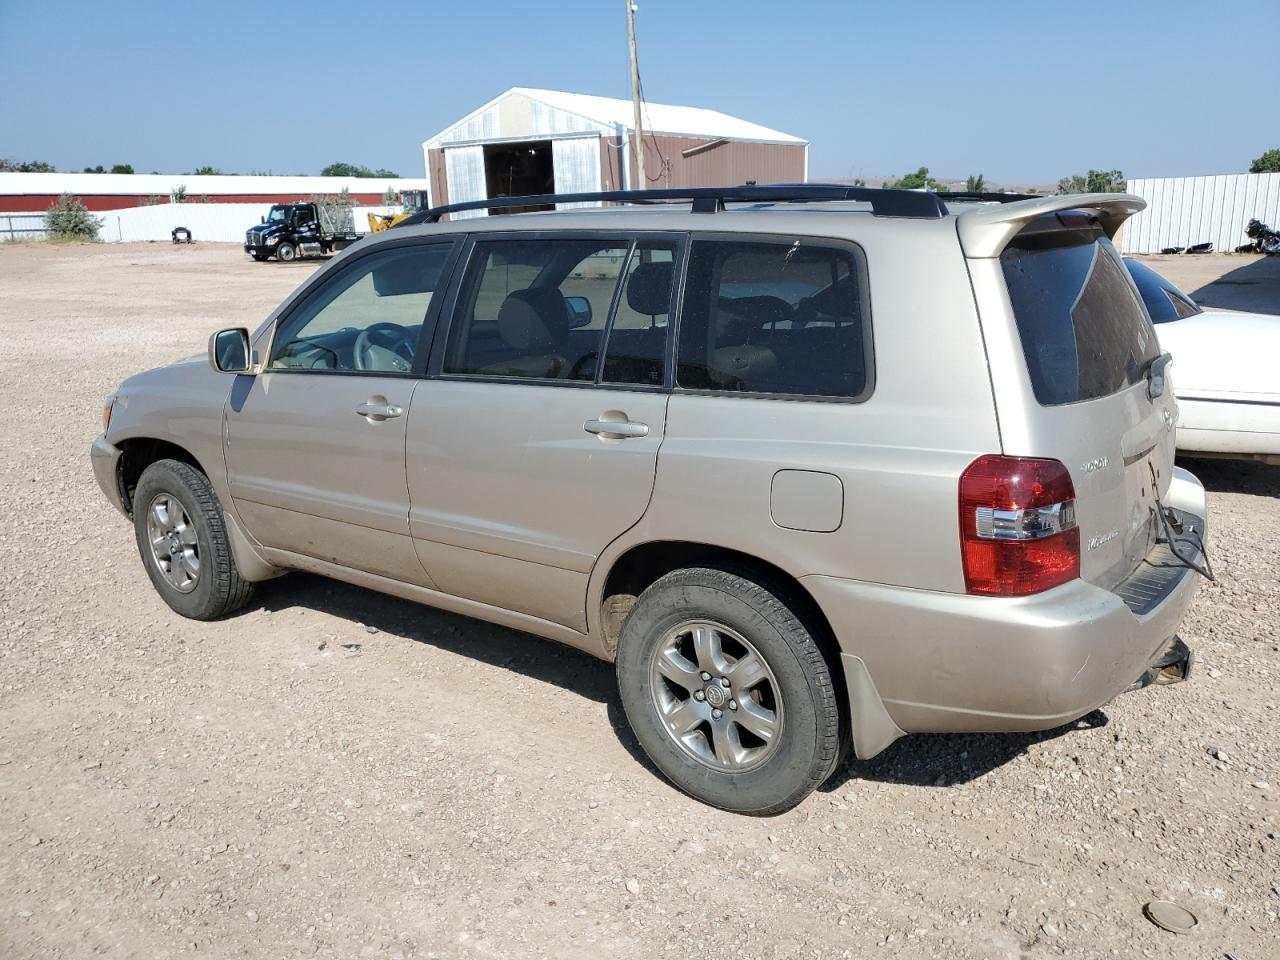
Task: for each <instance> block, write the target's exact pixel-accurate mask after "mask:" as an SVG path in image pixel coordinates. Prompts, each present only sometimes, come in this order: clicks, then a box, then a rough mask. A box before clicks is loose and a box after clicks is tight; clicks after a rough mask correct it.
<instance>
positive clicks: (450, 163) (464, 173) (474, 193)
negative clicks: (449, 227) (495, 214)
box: [444, 143, 489, 220]
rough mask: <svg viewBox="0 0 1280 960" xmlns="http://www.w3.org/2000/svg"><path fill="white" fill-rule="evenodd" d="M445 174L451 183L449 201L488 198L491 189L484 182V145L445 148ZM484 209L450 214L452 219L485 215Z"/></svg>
mask: <svg viewBox="0 0 1280 960" xmlns="http://www.w3.org/2000/svg"><path fill="white" fill-rule="evenodd" d="M444 175H445V178H446V179H447V180H448V183H449V202H450V203H466V202H467V201H468V200H486V199H488V197H489V191H488V189H487V188H486V187H485V182H484V147H482V146H481V145H480V144H478V143H477V144H473V145H471V146H466V147H445V148H444ZM483 216H485V211H483V210H464V211H462V212H461V213H451V214H449V217H450V219H456V220H463V219H465V218H467V217H483Z"/></svg>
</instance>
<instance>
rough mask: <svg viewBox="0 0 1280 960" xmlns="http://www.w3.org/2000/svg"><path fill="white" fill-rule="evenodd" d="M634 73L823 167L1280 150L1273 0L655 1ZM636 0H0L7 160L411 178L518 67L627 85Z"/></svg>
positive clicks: (1070, 164) (584, 83) (1039, 163)
mask: <svg viewBox="0 0 1280 960" xmlns="http://www.w3.org/2000/svg"><path fill="white" fill-rule="evenodd" d="M637 31H638V34H639V44H640V64H641V72H642V74H643V77H644V86H645V93H646V95H647V97H648V98H649V99H650V100H652V101H654V102H666V103H680V104H690V105H696V106H703V107H711V108H714V109H718V110H723V111H725V112H726V113H731V114H736V115H739V116H742V117H745V118H747V119H749V120H753V121H755V122H757V123H762V124H765V125H767V126H772V127H776V128H778V129H781V130H784V131H786V132H788V133H792V134H796V135H798V136H802V137H805V138H807V139H809V140H810V141H812V146H811V148H810V163H809V169H810V174H811V176H812V177H814V178H820V177H823V176H828V177H848V176H859V175H862V176H875V175H882V174H889V173H903V172H906V171H908V170H913V169H915V168H916V167H919V166H921V165H927V166H929V167H930V169H931V171H932V172H933V173H934V174H936V175H939V176H945V177H963V176H965V175H967V174H970V173H977V172H982V173H985V174H986V176H987V179H988V180H989V181H998V182H1001V183H1005V184H1011V185H1030V184H1041V183H1052V182H1054V181H1056V180H1057V178H1058V177H1060V176H1063V175H1066V174H1070V173H1076V172H1083V171H1084V170H1086V169H1087V168H1089V167H1095V168H1106V169H1110V168H1120V169H1122V170H1123V171H1124V172H1125V173H1126V174H1128V175H1129V176H1161V175H1170V176H1172V175H1189V174H1209V173H1233V172H1243V171H1245V170H1247V169H1248V164H1249V162H1250V161H1251V160H1252V159H1253V158H1254V157H1256V156H1258V155H1259V154H1261V153H1262V152H1263V151H1265V150H1267V149H1270V148H1272V147H1280V123H1277V120H1278V119H1280V105H1278V104H1280V101H1278V99H1277V90H1276V82H1275V79H1274V77H1273V74H1274V64H1275V62H1276V59H1275V58H1276V52H1275V40H1276V38H1277V37H1278V36H1280V2H1276V0H1253V2H1248V3H1235V2H1225V0H1224V2H1217V3H1204V2H1194V0H1164V2H1125V3H1116V2H1114V0H1112V2H1094V0H1078V2H1072V3H1069V4H1063V3H1048V2H1042V3H1037V2H1034V0H1032V2H1027V0H1023V2H1007V3H1006V2H991V3H983V2H976V0H975V2H973V3H968V4H965V3H957V2H952V3H941V2H937V3H935V2H928V0H921V2H915V3H910V4H903V3H894V2H892V0H888V2H886V0H879V2H876V3H865V2H846V3H834V2H817V0H789V2H785V3H763V2H754V0H736V2H723V0H640V2H639V12H638V14H637ZM628 83H629V81H628V73H627V62H626V25H625V6H624V2H623V0H558V2H546V0H543V2H540V3H535V2H532V0H526V2H507V0H473V2H457V0H452V2H449V3H442V2H434V0H432V2H428V0H420V2H416V3H415V2H391V0H388V2H377V0H370V2H347V3H338V2H329V0H312V2H294V0H275V2H266V0H257V2H252V3H247V2H239V0H214V2H206V3H199V4H195V3H189V2H183V0H178V2H171V3H144V2H132V0H116V2H111V3H103V2H88V0H86V2H75V3H73V2H64V0H0V91H2V92H0V156H9V157H14V158H18V159H40V160H47V161H49V162H51V163H53V164H54V165H55V166H57V167H58V168H59V169H75V170H78V169H81V168H83V167H85V166H92V165H96V164H99V163H101V164H103V165H106V166H108V167H109V166H110V165H111V164H113V163H132V164H133V166H134V167H135V168H136V169H137V170H138V171H139V172H147V171H151V170H157V171H160V172H164V173H168V172H184V171H189V170H192V169H194V168H195V167H197V166H201V165H204V164H210V165H213V166H216V167H220V168H222V169H224V170H227V171H229V172H249V171H256V170H268V169H270V170H271V171H273V172H276V173H316V172H319V170H320V168H321V167H322V166H324V165H325V164H327V163H329V162H331V161H334V160H348V161H350V162H353V163H363V164H365V165H367V166H370V167H389V168H391V169H393V170H396V171H398V172H399V173H401V174H402V175H406V176H422V173H423V169H422V168H423V163H422V152H421V147H420V144H421V142H422V141H423V140H424V139H426V138H427V137H428V136H430V135H431V134H433V133H435V132H436V131H437V130H439V129H441V128H442V127H444V126H447V125H448V124H449V123H450V122H452V121H453V120H455V119H457V118H458V117H461V116H462V115H464V114H465V113H467V112H469V111H470V110H472V109H474V108H475V107H477V106H479V105H480V104H482V103H483V102H485V101H486V100H488V99H490V98H492V97H493V96H495V95H496V94H498V93H500V92H501V91H502V90H505V89H506V88H508V87H511V86H532V87H552V88H557V89H562V90H571V91H574V92H579V93H593V94H600V95H605V96H619V97H626V96H629V85H628Z"/></svg>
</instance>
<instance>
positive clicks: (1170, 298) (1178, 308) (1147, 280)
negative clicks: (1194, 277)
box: [1124, 257, 1204, 323]
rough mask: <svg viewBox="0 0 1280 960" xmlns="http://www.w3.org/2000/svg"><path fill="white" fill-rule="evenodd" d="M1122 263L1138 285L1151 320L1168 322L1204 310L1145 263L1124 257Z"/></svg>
mask: <svg viewBox="0 0 1280 960" xmlns="http://www.w3.org/2000/svg"><path fill="white" fill-rule="evenodd" d="M1124 265H1125V266H1126V267H1128V268H1129V275H1130V276H1131V277H1133V282H1134V283H1135V284H1137V285H1138V293H1140V294H1142V302H1143V303H1144V304H1146V306H1147V313H1149V314H1151V319H1152V321H1153V322H1155V323H1169V322H1171V321H1173V320H1181V319H1182V318H1183V317H1192V316H1195V315H1196V314H1197V313H1203V312H1204V311H1203V310H1201V308H1200V305H1199V304H1197V303H1196V302H1195V301H1194V300H1192V299H1191V298H1190V297H1188V296H1187V295H1186V294H1185V293H1183V292H1182V291H1181V290H1179V289H1178V288H1177V287H1175V286H1174V285H1173V284H1172V283H1170V282H1169V281H1168V280H1166V279H1165V278H1164V277H1162V276H1160V274H1158V273H1156V272H1155V271H1154V270H1152V269H1151V268H1150V267H1148V266H1147V265H1146V264H1145V263H1139V262H1138V261H1137V260H1130V259H1129V258H1128V257H1126V258H1125V261H1124Z"/></svg>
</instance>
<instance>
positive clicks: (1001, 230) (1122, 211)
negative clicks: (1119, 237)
mask: <svg viewBox="0 0 1280 960" xmlns="http://www.w3.org/2000/svg"><path fill="white" fill-rule="evenodd" d="M1146 206H1147V201H1145V200H1143V199H1142V198H1141V197H1135V196H1133V195H1132V194H1127V193H1076V194H1066V195H1063V196H1056V197H1037V198H1035V199H1034V200H1018V201H1017V202H1015V203H1003V204H999V205H994V204H993V205H990V206H982V207H975V208H974V209H972V210H966V211H964V213H962V214H960V216H959V217H957V218H956V230H957V232H958V233H959V234H960V247H961V249H963V250H964V255H965V256H966V257H998V256H1000V254H1001V253H1002V252H1003V251H1004V248H1005V247H1006V246H1008V244H1009V241H1010V240H1012V239H1013V238H1014V236H1015V235H1016V234H1017V233H1018V231H1020V230H1021V229H1022V228H1023V227H1025V226H1026V225H1027V224H1029V223H1031V222H1032V221H1033V220H1038V219H1039V218H1040V217H1043V216H1046V215H1048V214H1053V213H1063V212H1065V211H1068V210H1079V211H1081V212H1083V213H1087V214H1090V215H1091V216H1093V217H1096V218H1097V222H1098V225H1099V226H1100V227H1102V230H1103V232H1104V233H1106V235H1107V236H1108V237H1114V236H1115V235H1116V231H1117V230H1119V229H1120V225H1121V224H1122V223H1124V222H1125V221H1126V220H1128V219H1129V218H1130V217H1131V216H1133V215H1134V214H1135V213H1137V212H1138V211H1139V210H1143V209H1145V208H1146Z"/></svg>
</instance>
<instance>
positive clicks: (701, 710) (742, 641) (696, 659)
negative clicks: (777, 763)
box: [650, 620, 783, 773]
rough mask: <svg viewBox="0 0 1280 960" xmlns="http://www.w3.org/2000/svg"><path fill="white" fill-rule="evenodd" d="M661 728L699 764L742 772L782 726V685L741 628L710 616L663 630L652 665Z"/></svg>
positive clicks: (768, 751) (765, 751)
mask: <svg viewBox="0 0 1280 960" xmlns="http://www.w3.org/2000/svg"><path fill="white" fill-rule="evenodd" d="M650 686H651V688H652V692H653V705H654V707H655V708H656V709H657V711H658V719H659V722H660V724H661V726H662V729H663V730H664V731H666V734H667V736H669V737H670V738H671V740H672V742H674V743H675V744H676V746H678V747H679V748H680V750H681V751H682V752H683V753H685V754H686V755H687V756H689V757H690V758H692V759H693V760H696V761H697V762H698V763H701V764H703V765H704V766H708V767H711V768H712V769H713V770H719V771H722V772H727V773H742V772H745V771H747V770H750V769H752V768H754V767H758V766H759V765H760V764H762V763H764V762H765V761H766V760H768V759H769V758H770V757H771V756H773V754H774V753H775V752H776V751H777V749H778V744H779V743H780V742H781V734H782V722H783V713H782V695H781V694H782V691H781V689H780V688H779V686H778V681H777V678H776V677H775V676H774V674H773V670H772V669H770V667H769V664H768V663H767V662H766V661H765V659H764V657H763V656H761V655H760V651H759V650H757V649H756V648H755V647H754V646H753V645H752V643H751V642H750V641H749V640H747V638H746V637H744V636H743V635H742V634H740V633H738V632H737V631H736V630H733V629H731V628H729V627H727V626H725V625H724V624H722V623H717V622H715V621H713V620H687V621H684V622H683V623H680V624H678V625H677V626H675V627H673V628H672V629H671V630H669V631H667V633H666V635H665V636H664V637H663V638H662V641H661V642H660V643H659V644H658V645H657V647H656V649H655V650H654V654H653V659H652V664H651V668H650Z"/></svg>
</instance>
